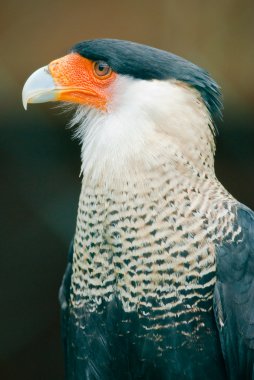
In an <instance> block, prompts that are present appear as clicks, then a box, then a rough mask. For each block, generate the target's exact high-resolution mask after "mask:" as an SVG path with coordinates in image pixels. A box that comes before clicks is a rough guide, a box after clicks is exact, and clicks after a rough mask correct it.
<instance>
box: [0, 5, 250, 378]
mask: <svg viewBox="0 0 254 380" xmlns="http://www.w3.org/2000/svg"><path fill="white" fill-rule="evenodd" d="M0 18H1V19H0V44H1V56H0V83H1V85H0V95H1V101H0V107H1V119H0V120H1V125H0V128H1V130H0V131H1V136H0V156H1V161H0V163H1V180H0V185H1V197H0V202H1V228H0V234H1V239H0V242H1V251H0V252H1V254H0V294H1V302H0V305H1V306H0V379H3V380H14V379H26V380H30V379H33V380H35V379H36V380H37V379H46V380H61V379H63V357H62V350H61V341H60V325H59V307H58V299H57V297H58V288H59V285H60V282H61V278H62V275H63V271H64V267H65V263H66V255H67V250H68V245H69V242H70V240H71V237H72V236H73V233H74V229H75V217H76V211H77V203H78V196H79V191H80V182H81V179H80V178H79V169H80V160H79V150H80V147H79V146H78V142H77V141H73V140H72V139H71V137H72V133H71V131H70V130H66V128H65V125H66V123H67V122H68V120H69V118H70V115H68V114H61V113H60V111H59V110H57V109H55V108H54V107H53V105H52V104H50V103H48V104H43V105H33V106H31V107H29V110H28V112H25V111H24V109H23V107H22V104H21V91H22V86H23V84H24V82H25V80H26V79H27V77H28V76H29V75H30V74H31V73H32V72H33V71H34V70H35V69H37V68H39V67H41V66H43V65H46V64H47V63H49V62H50V61H51V60H53V59H55V58H58V57H60V56H62V55H64V54H65V53H66V51H67V50H68V49H69V48H70V47H71V46H72V45H73V44H74V43H75V42H77V41H80V40H84V39H91V38H98V37H111V38H120V39H128V40H134V41H138V42H141V43H146V44H149V45H153V46H156V47H158V48H162V49H166V50H169V51H172V52H174V53H176V54H178V55H181V56H184V57H185V58H187V59H189V60H191V61H193V62H195V63H196V64H198V65H200V66H203V67H205V68H206V69H207V70H208V71H210V73H211V74H212V75H213V77H214V78H215V79H216V80H217V81H218V82H219V83H220V85H221V86H222V89H223V94H224V103H225V111H224V122H223V123H221V125H220V126H219V130H220V136H219V139H218V148H217V161H216V172H217V175H218V177H219V179H220V180H221V181H222V182H223V184H224V185H225V187H226V188H227V189H228V190H229V191H230V192H231V193H232V194H233V195H234V196H235V197H236V198H237V199H239V200H240V201H242V202H243V203H245V204H247V205H248V206H250V207H252V208H254V175H253V165H254V149H253V148H254V111H253V101H254V72H253V71H254V45H253V44H254V2H253V0H249V1H248V0H223V1H216V2H214V1H213V2H212V1H209V2H208V1H204V0H192V1H189V0H184V1H177V0H173V1H171V0H156V1H154V0H146V1H143V0H139V1H135V0H129V1H122V2H121V1H119V0H110V1H101V0H97V1H88V0H83V1H78V0H76V1H73V2H71V1H65V0H62V1H52V0H50V1H49V0H44V1H38V2H35V1H26V0H23V1H17V0H16V1H14V0H9V1H8V3H7V2H2V4H1V14H0Z"/></svg>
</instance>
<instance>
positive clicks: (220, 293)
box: [214, 203, 254, 379]
mask: <svg viewBox="0 0 254 380" xmlns="http://www.w3.org/2000/svg"><path fill="white" fill-rule="evenodd" d="M216 261H217V265H216V267H217V281H216V285H215V291H214V312H215V318H216V322H217V327H218V330H219V334H220V340H221V346H222V351H223V355H224V358H225V362H226V367H227V370H228V373H229V376H230V379H231V378H232V379H240V378H244V379H251V378H252V376H253V363H254V306H253V305H254V212H253V211H252V210H250V209H249V208H248V207H246V206H244V205H242V204H240V203H238V204H236V206H235V219H234V225H233V226H232V231H231V235H230V236H227V237H225V239H224V241H222V242H221V244H219V245H218V247H217V255H216Z"/></svg>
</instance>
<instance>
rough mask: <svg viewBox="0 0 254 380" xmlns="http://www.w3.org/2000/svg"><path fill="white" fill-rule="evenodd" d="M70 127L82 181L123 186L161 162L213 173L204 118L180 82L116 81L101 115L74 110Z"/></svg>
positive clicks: (191, 93)
mask: <svg viewBox="0 0 254 380" xmlns="http://www.w3.org/2000/svg"><path fill="white" fill-rule="evenodd" d="M75 124H78V125H79V127H78V129H77V132H76V135H77V136H78V137H79V138H80V139H81V143H82V152H81V159H82V166H81V171H82V174H83V176H84V180H89V181H95V183H98V182H100V183H102V182H103V183H104V184H106V185H109V184H110V183H112V181H113V182H114V184H115V183H117V182H118V181H120V182H122V181H123V180H125V181H128V179H129V178H130V177H131V176H133V175H135V174H136V175H138V176H142V173H145V172H147V170H150V169H151V168H152V167H156V166H158V165H161V163H162V162H172V166H175V163H176V161H177V160H179V157H184V159H185V160H188V161H189V162H191V164H192V165H193V166H194V167H196V168H199V167H201V165H202V164H203V162H206V164H207V165H206V166H207V169H208V170H210V171H212V172H213V170H214V169H213V156H214V151H215V144H214V138H213V133H212V130H211V129H212V122H211V119H210V116H209V113H208V111H207V109H206V107H205V105H204V103H203V102H202V100H201V97H200V95H199V93H198V92H197V91H196V90H194V89H191V88H189V87H188V86H187V85H185V84H184V83H181V82H177V81H167V82H165V81H159V80H153V81H144V80H137V79H132V78H129V77H121V76H119V78H118V79H117V81H116V83H115V84H114V87H113V88H112V100H111V101H110V103H109V105H108V109H107V111H99V110H96V109H90V108H87V107H84V106H79V107H78V109H77V111H76V113H75V115H74V117H73V119H72V121H71V125H75ZM201 161H202V162H201ZM203 170H204V168H203Z"/></svg>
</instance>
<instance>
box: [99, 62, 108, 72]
mask: <svg viewBox="0 0 254 380" xmlns="http://www.w3.org/2000/svg"><path fill="white" fill-rule="evenodd" d="M106 68H107V64H106V63H103V62H101V63H99V64H98V70H99V71H104V70H105V69H106Z"/></svg>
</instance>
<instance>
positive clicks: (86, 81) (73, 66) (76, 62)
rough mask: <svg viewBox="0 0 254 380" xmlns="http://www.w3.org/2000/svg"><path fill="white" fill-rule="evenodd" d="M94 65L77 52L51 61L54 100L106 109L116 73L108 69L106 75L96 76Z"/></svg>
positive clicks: (50, 69)
mask: <svg viewBox="0 0 254 380" xmlns="http://www.w3.org/2000/svg"><path fill="white" fill-rule="evenodd" d="M94 65H95V62H93V61H91V60H89V59H87V58H83V57H82V56H80V55H79V54H77V53H71V54H68V55H66V56H64V57H62V58H59V59H56V60H54V61H52V62H51V63H50V64H49V66H48V69H49V72H50V74H51V75H52V77H53V79H54V82H55V84H56V86H57V89H58V91H57V95H56V96H57V98H56V100H60V101H66V102H72V103H79V104H85V105H90V106H92V107H96V108H99V109H102V110H106V108H107V102H108V100H109V96H110V89H109V87H110V85H111V84H112V83H113V82H114V80H115V79H116V75H117V74H116V73H115V72H113V71H112V70H110V72H109V73H108V74H107V75H105V76H98V75H97V74H96V71H95V69H94Z"/></svg>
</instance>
